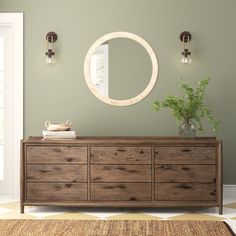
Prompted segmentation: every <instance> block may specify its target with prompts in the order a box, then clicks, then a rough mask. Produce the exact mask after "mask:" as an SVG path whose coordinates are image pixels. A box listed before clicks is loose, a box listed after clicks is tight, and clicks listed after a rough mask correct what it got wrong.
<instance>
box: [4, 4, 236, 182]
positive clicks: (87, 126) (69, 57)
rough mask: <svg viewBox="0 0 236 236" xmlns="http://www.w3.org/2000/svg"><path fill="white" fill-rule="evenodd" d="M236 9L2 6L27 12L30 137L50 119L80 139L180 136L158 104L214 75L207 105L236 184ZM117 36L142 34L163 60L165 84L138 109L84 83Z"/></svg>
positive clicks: (218, 6)
mask: <svg viewBox="0 0 236 236" xmlns="http://www.w3.org/2000/svg"><path fill="white" fill-rule="evenodd" d="M235 9H236V1H235V0H226V1H222V0H207V1H206V0H197V1H196V0H178V1H173V0H148V1H147V0H128V1H127V0H119V1H117V0H99V1H98V0H84V1H82V0H80V1H79V0H40V1H38V0H30V1H29V0H0V11H1V12H24V109H25V110H24V124H25V129H24V135H25V136H29V135H40V134H41V130H42V128H43V123H44V121H45V120H51V121H54V122H61V121H64V120H67V119H70V120H71V121H72V123H73V126H74V128H75V129H76V130H77V131H78V134H79V135H175V134H176V133H177V128H176V125H175V121H174V119H173V118H172V116H171V115H170V113H169V112H168V111H166V112H160V113H153V112H152V107H151V104H152V101H153V100H154V99H155V98H156V97H158V98H162V97H163V96H165V95H167V94H176V92H177V89H176V84H177V80H178V79H179V78H180V77H181V78H183V79H184V80H186V81H189V82H191V83H195V82H196V81H198V80H199V79H201V78H203V77H204V76H210V77H211V78H212V80H211V83H210V86H209V89H208V95H207V103H208V104H209V107H210V108H211V109H212V111H213V112H214V113H215V115H216V116H217V117H218V119H219V120H221V127H220V130H219V131H218V132H217V134H216V135H217V136H218V137H219V138H222V139H223V141H224V169H225V174H224V182H225V183H227V184H233V183H234V184H236V171H235V166H236V157H235V153H236V128H235V123H236V105H235V103H236V93H235V89H236V46H235V42H236V27H235V22H236V14H235ZM51 30H53V31H55V32H57V33H58V36H59V39H58V42H57V45H56V46H57V64H55V65H54V66H52V67H48V66H46V65H45V63H44V52H45V35H46V33H47V32H48V31H51ZM183 30H188V31H190V32H191V33H192V36H193V40H192V41H191V43H192V44H191V45H192V58H193V63H192V65H191V66H188V67H185V66H183V65H181V64H180V52H181V43H180V40H179V34H180V32H182V31H183ZM112 31H130V32H133V33H136V34H138V35H140V36H142V37H143V38H145V39H146V40H147V41H148V42H149V43H150V44H151V45H152V46H153V48H154V49H155V51H156V53H157V56H158V60H159V67H160V71H159V79H158V83H157V84H156V86H155V88H154V89H153V91H152V93H151V94H150V95H149V96H148V97H147V98H146V99H144V100H143V101H141V102H139V103H138V104H136V105H133V106H128V107H113V106H109V105H107V104H105V103H102V102H101V101H99V100H98V99H97V98H96V97H95V96H94V95H93V94H92V93H91V92H90V91H89V90H88V88H87V86H86V84H85V81H84V75H83V62H84V57H85V55H86V52H87V50H88V49H89V47H90V45H91V44H92V43H93V42H94V41H95V40H96V39H97V38H98V37H100V36H102V35H104V34H106V33H109V32H112ZM140 66H141V65H140ZM205 135H213V134H212V132H211V131H209V130H207V131H206V133H205Z"/></svg>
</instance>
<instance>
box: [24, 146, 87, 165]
mask: <svg viewBox="0 0 236 236" xmlns="http://www.w3.org/2000/svg"><path fill="white" fill-rule="evenodd" d="M26 155H27V163H53V164H66V163H68V164H71V163H74V164H87V147H73V146H70V147H68V146H60V145H59V146H58V145H55V146H28V147H27V153H26Z"/></svg>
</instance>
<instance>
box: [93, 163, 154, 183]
mask: <svg viewBox="0 0 236 236" xmlns="http://www.w3.org/2000/svg"><path fill="white" fill-rule="evenodd" d="M91 181H92V182H118V183H119V182H134V183H135V182H151V165H91Z"/></svg>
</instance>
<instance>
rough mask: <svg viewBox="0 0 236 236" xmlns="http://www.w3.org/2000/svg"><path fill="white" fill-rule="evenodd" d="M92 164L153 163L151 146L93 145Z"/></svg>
mask: <svg viewBox="0 0 236 236" xmlns="http://www.w3.org/2000/svg"><path fill="white" fill-rule="evenodd" d="M90 156H91V163H92V164H151V147H119V146H118V147H91V151H90Z"/></svg>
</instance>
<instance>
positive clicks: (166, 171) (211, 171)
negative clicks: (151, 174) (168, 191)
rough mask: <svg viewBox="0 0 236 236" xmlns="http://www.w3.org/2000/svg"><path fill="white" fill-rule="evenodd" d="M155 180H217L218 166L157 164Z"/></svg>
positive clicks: (206, 181)
mask: <svg viewBox="0 0 236 236" xmlns="http://www.w3.org/2000/svg"><path fill="white" fill-rule="evenodd" d="M155 182H172V183H178V182H185V183H187V182H202V183H204V182H205V183H211V182H216V166H215V165H155Z"/></svg>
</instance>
